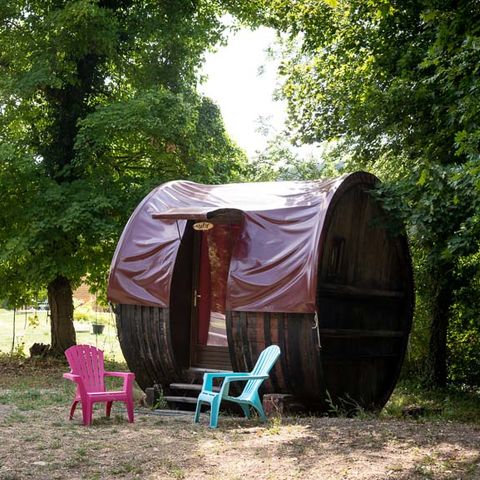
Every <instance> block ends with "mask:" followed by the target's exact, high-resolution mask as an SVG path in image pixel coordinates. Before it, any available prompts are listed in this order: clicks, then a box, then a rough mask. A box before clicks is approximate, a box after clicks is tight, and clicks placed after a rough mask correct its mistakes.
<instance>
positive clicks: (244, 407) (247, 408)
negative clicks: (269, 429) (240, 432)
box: [239, 403, 250, 418]
mask: <svg viewBox="0 0 480 480" xmlns="http://www.w3.org/2000/svg"><path fill="white" fill-rule="evenodd" d="M239 405H240V406H241V407H242V410H243V413H244V415H245V416H246V417H247V418H250V408H249V406H248V405H243V403H239Z"/></svg>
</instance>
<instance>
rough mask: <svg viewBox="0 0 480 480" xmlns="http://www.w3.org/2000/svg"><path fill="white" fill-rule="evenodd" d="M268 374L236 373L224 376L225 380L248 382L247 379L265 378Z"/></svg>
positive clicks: (229, 381)
mask: <svg viewBox="0 0 480 480" xmlns="http://www.w3.org/2000/svg"><path fill="white" fill-rule="evenodd" d="M267 378H268V375H236V376H235V377H227V378H225V382H228V383H231V382H248V381H249V380H266V379H267Z"/></svg>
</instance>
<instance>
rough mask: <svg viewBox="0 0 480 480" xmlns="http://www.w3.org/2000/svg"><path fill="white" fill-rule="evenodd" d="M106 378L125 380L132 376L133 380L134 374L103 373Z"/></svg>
mask: <svg viewBox="0 0 480 480" xmlns="http://www.w3.org/2000/svg"><path fill="white" fill-rule="evenodd" d="M103 374H104V375H105V376H106V377H120V378H127V377H129V376H133V378H135V374H134V373H132V372H103Z"/></svg>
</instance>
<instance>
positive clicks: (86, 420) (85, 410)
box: [82, 401, 93, 425]
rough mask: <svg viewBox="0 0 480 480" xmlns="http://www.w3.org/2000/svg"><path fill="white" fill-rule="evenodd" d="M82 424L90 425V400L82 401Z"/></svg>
mask: <svg viewBox="0 0 480 480" xmlns="http://www.w3.org/2000/svg"><path fill="white" fill-rule="evenodd" d="M82 415H83V424H84V425H91V424H92V416H93V404H92V403H91V402H88V401H87V402H82Z"/></svg>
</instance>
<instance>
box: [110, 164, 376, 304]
mask: <svg viewBox="0 0 480 480" xmlns="http://www.w3.org/2000/svg"><path fill="white" fill-rule="evenodd" d="M358 175H362V176H368V177H373V176H371V175H368V174H365V173H356V174H351V175H344V176H342V177H340V178H337V179H333V180H319V181H310V182H270V183H245V184H229V185H200V184H197V183H193V182H187V181H174V182H169V183H166V184H164V185H160V186H159V187H157V188H156V189H155V190H153V191H152V192H151V193H150V194H149V195H148V196H147V197H146V198H145V199H144V200H143V201H142V202H141V204H140V205H139V206H138V207H137V209H136V210H135V211H134V212H133V214H132V216H131V217H130V220H129V221H128V223H127V225H126V227H125V230H124V232H123V234H122V236H121V238H120V241H119V243H118V246H117V249H116V252H115V255H114V257H113V260H112V265H111V271H110V279H109V285H108V297H109V299H110V300H111V301H112V302H114V303H126V304H135V305H147V306H159V307H168V306H169V303H170V286H171V280H172V274H173V268H174V264H175V260H176V256H177V252H178V248H179V245H180V240H181V237H182V235H183V232H184V229H185V227H186V222H187V220H192V219H194V220H195V219H198V220H205V219H208V217H209V214H211V212H214V211H217V210H219V209H235V210H240V211H241V212H243V224H242V226H241V230H240V235H239V238H238V240H237V243H236V245H235V246H234V249H233V254H232V260H231V263H230V272H229V277H228V283H227V304H226V305H227V310H236V311H257V312H314V311H315V303H316V300H315V297H316V283H317V270H318V258H319V253H320V252H319V249H320V236H321V232H322V227H323V222H324V220H325V216H326V212H327V210H328V206H329V205H330V202H331V200H332V198H333V196H334V194H335V192H337V191H338V189H339V187H340V186H341V185H343V186H344V187H345V185H346V184H348V183H349V180H351V179H352V177H355V176H358ZM373 178H374V177H373Z"/></svg>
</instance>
